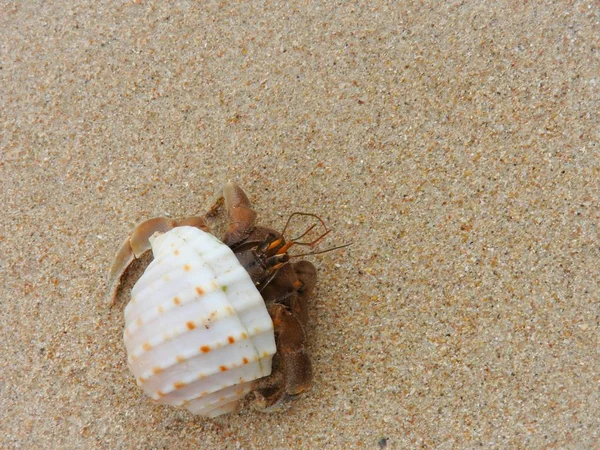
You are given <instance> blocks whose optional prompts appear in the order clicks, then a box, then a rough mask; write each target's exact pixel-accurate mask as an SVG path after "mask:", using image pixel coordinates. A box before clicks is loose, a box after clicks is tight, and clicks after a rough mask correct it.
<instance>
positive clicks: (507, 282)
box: [0, 0, 600, 450]
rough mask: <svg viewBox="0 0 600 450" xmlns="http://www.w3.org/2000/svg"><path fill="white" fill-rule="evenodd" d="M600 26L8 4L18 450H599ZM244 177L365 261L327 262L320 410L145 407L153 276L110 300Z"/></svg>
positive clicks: (4, 280)
mask: <svg viewBox="0 0 600 450" xmlns="http://www.w3.org/2000/svg"><path fill="white" fill-rule="evenodd" d="M542 3H546V4H545V5H542ZM548 3H551V4H548ZM598 11H599V9H598V4H597V3H595V2H593V1H555V2H535V1H533V2H517V1H513V0H506V1H479V2H477V1H472V2H458V1H448V2H428V1H425V2H386V3H380V2H371V1H370V2H364V3H363V4H361V5H358V4H356V3H355V2H349V3H348V4H346V3H343V2H342V3H341V4H337V3H336V4H334V3H333V2H324V3H320V2H301V3H297V4H292V3H288V2H282V3H273V2H257V1H249V2H192V1H180V2H162V1H146V0H138V1H119V2H106V1H104V2H91V1H89V2H84V1H82V0H69V1H67V0H62V1H60V0H57V1H53V2H48V1H33V0H32V1H26V0H24V1H17V2H9V1H4V2H1V3H0V108H1V109H0V176H1V186H2V189H1V191H0V200H1V204H2V215H1V216H0V283H1V285H2V298H1V304H0V357H1V359H2V363H1V365H0V387H1V393H0V411H1V421H2V426H1V427H0V433H1V434H0V448H3V449H13V448H22V449H28V450H29V449H375V450H379V449H383V448H386V449H413V448H431V449H453V448H459V449H460V448H511V449H513V448H515V449H516V448H580V449H590V448H594V447H595V446H597V445H598V441H599V439H600V436H599V431H598V430H599V429H600V389H599V386H600V359H599V358H600V355H599V350H598V349H599V348H600V342H599V341H600V339H599V333H600V319H599V317H600V307H599V292H600V271H599V265H600V263H599V261H600V237H599V236H600V234H599V231H600V230H599V223H600V190H599V189H600V182H599V179H600V156H599V151H600V149H599V146H598V141H599V136H600V133H599V132H600V128H599V120H598V112H599V110H600V77H599V74H600V63H599V58H600V55H599V53H598V52H599V48H600V32H599V25H598V24H599V23H600V18H599V16H598ZM227 180H235V181H236V182H238V183H239V184H240V185H241V186H242V187H244V189H245V190H246V192H247V193H248V195H249V196H250V198H251V199H252V201H253V202H254V205H255V207H256V209H257V210H258V211H259V213H260V217H261V221H262V222H263V223H265V224H269V225H271V226H273V227H276V228H278V227H282V226H283V224H284V223H285V220H286V218H287V215H288V214H289V213H290V212H292V211H308V212H314V213H317V214H319V215H320V216H322V217H323V219H324V220H326V221H327V223H328V224H329V226H330V227H331V228H333V232H332V233H331V234H330V236H328V238H327V241H326V242H325V243H324V244H323V245H324V246H332V245H337V244H343V243H346V242H350V241H351V242H353V245H352V246H351V247H349V248H347V249H344V250H340V251H336V252H330V253H326V254H323V255H319V256H315V257H312V258H311V260H312V261H313V262H314V263H315V265H316V266H317V268H318V270H319V277H320V279H319V284H318V289H317V296H316V298H315V299H314V300H313V302H312V305H311V326H310V330H309V332H310V351H311V354H312V358H313V361H314V367H315V385H314V388H313V389H312V390H311V391H310V392H309V393H308V394H307V395H306V396H304V397H303V398H302V399H301V400H299V401H298V402H296V403H295V404H294V405H293V407H292V408H290V409H289V410H287V411H284V412H279V413H273V414H261V413H259V412H255V411H253V410H251V409H248V408H246V409H243V410H241V411H240V412H237V413H234V414H232V415H230V416H226V417H221V418H218V419H216V420H207V419H202V418H198V417H194V416H192V415H190V414H189V413H188V412H187V411H181V410H175V409H171V408H168V407H162V406H158V405H154V404H152V403H151V402H150V401H149V400H148V399H147V398H145V397H144V396H143V395H142V393H141V391H140V390H139V389H138V388H137V387H136V386H135V383H134V382H133V379H132V377H131V376H130V374H129V373H128V370H127V367H126V363H125V350H124V347H123V343H122V336H121V335H122V326H123V318H122V309H123V306H124V303H125V302H126V301H127V298H126V297H127V295H126V291H127V289H128V288H129V287H130V286H131V280H129V279H128V281H127V283H126V286H125V289H124V293H123V295H121V296H120V299H119V302H118V303H117V305H116V306H115V307H113V308H109V307H108V306H107V305H106V304H104V303H103V301H102V299H103V297H104V294H105V290H106V274H107V271H108V268H109V267H110V264H111V259H112V257H113V255H114V252H115V251H116V249H117V247H118V246H119V245H120V244H121V242H122V241H123V239H124V238H125V236H127V234H128V233H129V232H130V231H131V229H132V228H133V226H134V225H135V224H136V223H137V222H139V221H141V220H144V219H147V218H149V217H153V216H159V215H168V216H172V217H182V216H186V215H190V214H195V213H199V212H201V211H202V208H203V207H204V206H205V205H207V204H210V201H211V200H212V199H213V198H214V196H215V193H216V192H217V191H218V190H219V189H220V188H221V186H222V185H223V183H224V182H226V181H227ZM141 266H142V265H140V264H139V263H138V264H136V267H134V270H133V271H132V274H135V273H139V271H140V270H141V268H142V267H141ZM136 271H137V272H136ZM596 448H597V447H596Z"/></svg>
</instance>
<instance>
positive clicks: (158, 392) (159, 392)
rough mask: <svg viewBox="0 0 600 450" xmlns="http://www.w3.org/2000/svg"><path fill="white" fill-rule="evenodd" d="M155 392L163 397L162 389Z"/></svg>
mask: <svg viewBox="0 0 600 450" xmlns="http://www.w3.org/2000/svg"><path fill="white" fill-rule="evenodd" d="M156 394H157V395H158V396H159V397H164V396H165V393H164V392H163V391H156Z"/></svg>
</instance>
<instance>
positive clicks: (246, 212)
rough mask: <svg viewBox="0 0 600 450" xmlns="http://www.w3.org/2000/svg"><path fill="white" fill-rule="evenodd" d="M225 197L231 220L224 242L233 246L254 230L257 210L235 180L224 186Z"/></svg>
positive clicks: (226, 208)
mask: <svg viewBox="0 0 600 450" xmlns="http://www.w3.org/2000/svg"><path fill="white" fill-rule="evenodd" d="M223 198H224V200H225V210H226V211H227V214H228V216H229V221H230V222H231V225H229V229H228V230H227V233H225V238H224V240H223V242H224V243H225V244H227V245H228V246H229V247H232V246H235V245H236V244H238V243H240V242H242V241H243V240H244V239H246V238H247V237H248V235H249V234H250V233H251V232H252V230H253V229H254V221H255V220H256V211H254V210H253V209H252V205H251V204H250V200H248V197H247V196H246V194H245V193H244V191H243V190H242V188H241V187H239V186H238V185H237V184H235V183H233V182H229V183H227V184H226V185H225V187H224V188H223Z"/></svg>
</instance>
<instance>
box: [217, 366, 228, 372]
mask: <svg viewBox="0 0 600 450" xmlns="http://www.w3.org/2000/svg"><path fill="white" fill-rule="evenodd" d="M219 369H221V372H225V371H227V367H225V366H221V367H219Z"/></svg>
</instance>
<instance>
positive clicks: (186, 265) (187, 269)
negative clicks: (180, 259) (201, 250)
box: [183, 264, 192, 272]
mask: <svg viewBox="0 0 600 450" xmlns="http://www.w3.org/2000/svg"><path fill="white" fill-rule="evenodd" d="M183 270H185V271H186V272H189V271H190V270H192V266H190V265H189V264H184V265H183Z"/></svg>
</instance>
